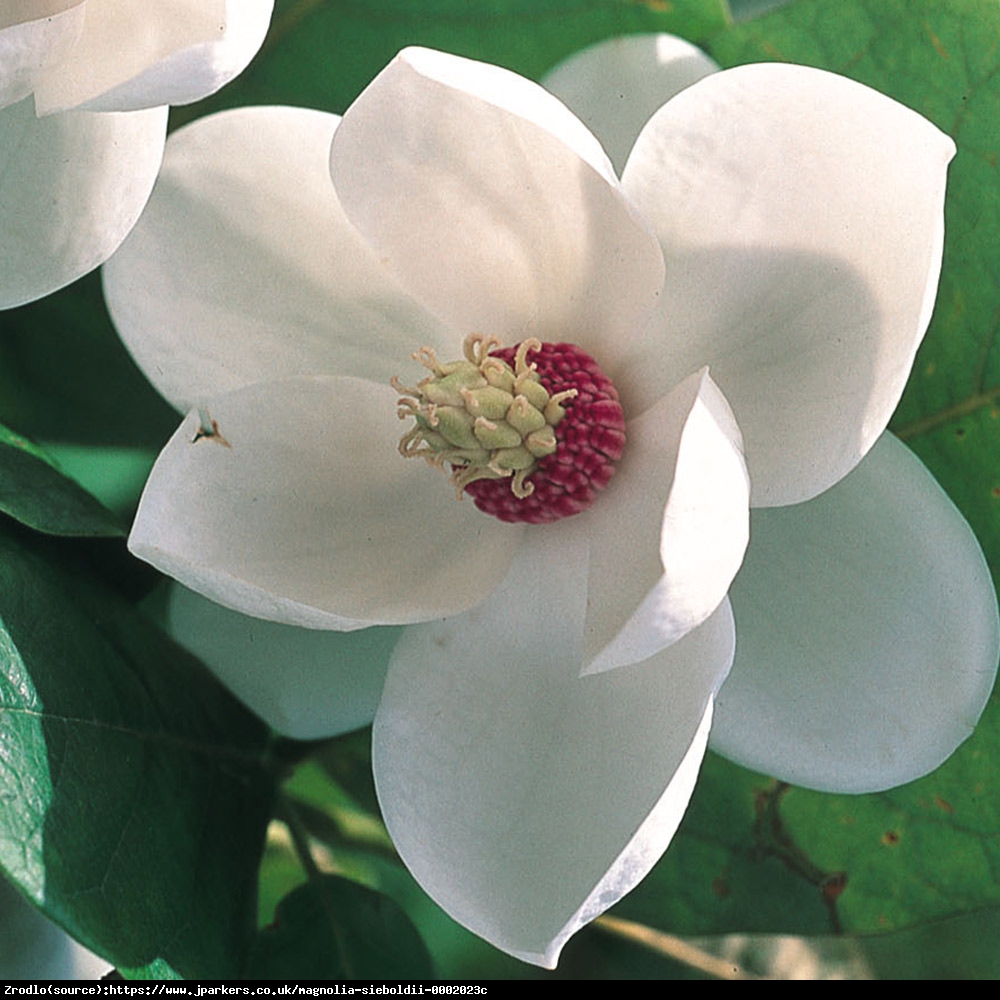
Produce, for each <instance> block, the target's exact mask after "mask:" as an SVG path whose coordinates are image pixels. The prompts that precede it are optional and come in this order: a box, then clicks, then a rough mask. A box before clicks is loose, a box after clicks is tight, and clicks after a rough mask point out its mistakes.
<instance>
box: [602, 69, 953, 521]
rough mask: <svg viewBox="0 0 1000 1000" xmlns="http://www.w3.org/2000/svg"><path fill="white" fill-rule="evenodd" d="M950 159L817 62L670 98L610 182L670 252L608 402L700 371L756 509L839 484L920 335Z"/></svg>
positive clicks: (899, 115)
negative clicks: (712, 389)
mask: <svg viewBox="0 0 1000 1000" xmlns="http://www.w3.org/2000/svg"><path fill="white" fill-rule="evenodd" d="M953 153H954V144H953V143H952V141H951V140H950V139H949V138H948V137H947V136H945V135H943V134H942V133H940V132H938V130H937V129H936V128H935V127H934V126H933V125H931V124H930V123H929V122H927V121H926V120H925V119H923V118H921V117H920V116H919V115H917V114H914V113H913V112H912V111H909V110H908V109H906V108H904V107H903V106H902V105H899V104H896V103H895V102H894V101H891V100H890V99H889V98H887V97H884V96H883V95H881V94H879V93H877V92H876V91H873V90H869V89H868V88H866V87H863V86H861V85H860V84H858V83H854V82H852V81H850V80H846V79H844V78H843V77H839V76H834V75H833V74H830V73H824V72H821V71H819V70H813V69H806V68H804V67H801V66H787V65H778V64H770V63H769V64H760V65H752V66H741V67H739V68H737V69H734V70H728V71H726V72H724V73H716V74H714V75H713V76H710V77H706V78H705V79H704V80H702V81H700V82H699V83H696V84H694V85H693V86H692V87H689V88H688V89H687V90H685V91H683V92H682V93H681V94H679V95H678V96H677V97H676V98H674V100H672V101H671V102H670V103H669V104H668V105H667V106H666V107H665V108H663V109H662V110H661V111H660V112H659V113H658V114H657V115H656V116H655V117H654V118H653V120H652V121H651V122H650V124H649V125H648V126H647V128H646V129H645V130H644V131H643V133H642V135H641V136H640V138H639V140H638V142H637V144H636V147H635V150H634V152H633V154H632V156H631V158H630V159H629V162H628V166H627V167H626V170H625V177H624V180H623V184H624V187H625V190H626V192H627V193H628V194H629V196H630V197H631V198H633V199H634V201H635V203H636V204H637V206H638V207H639V209H640V210H641V211H642V212H644V213H645V214H646V217H647V219H648V220H649V222H650V224H651V225H652V226H653V227H654V229H655V230H656V232H657V233H658V234H659V236H660V240H661V243H662V245H663V248H664V255H665V257H666V258H667V261H668V264H667V282H666V287H665V290H664V296H663V300H662V320H661V322H660V324H659V325H654V326H653V327H651V329H650V330H649V331H648V338H647V340H646V343H645V344H644V345H643V347H642V348H641V349H640V350H638V351H637V352H636V354H635V355H634V356H633V357H632V359H631V363H630V364H629V365H628V366H627V371H623V372H618V371H616V372H612V373H611V374H612V377H615V378H616V381H617V384H618V387H619V390H620V391H622V392H623V398H625V399H626V400H631V404H632V406H633V409H634V407H635V406H636V405H638V406H640V407H641V406H644V405H648V403H649V401H651V400H652V399H655V398H657V397H658V395H659V394H660V393H661V392H662V389H661V386H662V385H663V384H664V382H665V381H666V382H667V383H669V382H670V381H671V380H676V378H677V377H678V376H679V375H682V374H684V373H685V372H688V371H691V370H694V369H697V368H699V367H700V366H701V365H704V364H709V365H711V367H712V376H713V378H715V380H716V381H717V382H718V383H719V386H720V387H721V388H722V391H723V392H724V393H725V394H726V398H727V399H728V400H729V401H730V403H731V404H732V407H733V411H734V412H735V414H736V418H737V420H738V421H739V424H740V428H741V430H742V431H743V435H744V438H745V441H746V448H747V462H748V465H749V468H750V478H751V481H752V482H753V500H754V504H755V505H758V506H775V505H779V504H786V503H795V502H798V501H801V500H807V499H809V498H810V497H812V496H815V495H817V494H818V493H820V492H822V491H823V490H824V489H826V488H827V487H828V486H830V485H831V484H833V483H834V482H836V481H837V480H838V479H839V478H840V477H841V476H843V475H845V474H846V473H847V472H848V471H849V470H850V469H851V468H853V466H854V465H855V464H856V463H857V462H858V461H859V460H860V458H861V457H862V456H863V455H864V454H865V453H866V452H867V450H868V448H869V447H871V445H872V443H873V442H874V441H875V439H876V438H877V437H878V435H879V434H880V433H881V432H882V431H883V429H884V428H885V426H886V423H887V422H888V419H889V416H890V415H891V413H892V411H893V409H894V407H895V405H896V403H897V401H898V400H899V397H900V394H901V392H902V390H903V386H904V384H905V382H906V378H907V375H908V374H909V371H910V367H911V365H912V362H913V356H914V354H915V352H916V349H917V345H918V344H919V343H920V340H921V338H922V336H923V334H924V331H925V330H926V328H927V323H928V321H929V319H930V313H931V308H932V306H933V302H934V295H935V291H936V288H937V279H938V273H939V270H940V265H941V248H942V240H943V214H942V206H943V200H944V184H945V168H946V165H947V163H948V161H949V160H950V159H951V157H952V155H953ZM664 331H666V333H667V336H665V335H664Z"/></svg>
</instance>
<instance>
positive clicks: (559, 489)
mask: <svg viewBox="0 0 1000 1000" xmlns="http://www.w3.org/2000/svg"><path fill="white" fill-rule="evenodd" d="M463 351H464V354H465V359H464V360H462V361H451V362H447V363H445V364H441V363H440V362H438V360H437V357H436V356H435V353H434V351H433V350H432V349H431V348H429V347H424V348H421V349H420V351H418V352H417V353H416V354H414V355H413V357H414V360H416V361H419V362H420V363H421V364H422V365H423V366H424V367H425V368H426V369H427V370H428V371H430V373H431V374H430V376H429V377H428V378H425V379H424V380H423V381H421V382H418V383H417V385H416V386H415V387H413V388H410V387H408V386H404V385H402V384H401V383H400V381H399V379H397V378H394V379H393V380H392V385H393V387H394V388H395V389H396V391H397V392H399V393H400V396H401V398H400V400H399V410H398V412H399V416H400V418H401V419H409V418H411V417H412V418H413V419H414V421H415V423H414V426H413V427H412V428H411V429H410V430H409V431H408V432H407V433H406V434H404V435H403V437H402V439H401V440H400V442H399V450H400V453H401V454H402V455H404V456H405V457H406V458H414V457H417V456H420V457H422V458H424V459H426V460H427V461H428V462H429V463H430V464H431V465H434V466H436V467H437V468H439V469H441V470H442V471H447V470H446V469H445V463H447V464H448V465H449V466H450V467H451V481H452V483H453V484H454V486H455V488H456V490H457V491H458V495H459V497H461V496H462V494H463V493H468V494H469V495H470V496H471V497H472V498H473V500H474V501H475V504H476V506H477V507H478V508H479V509H480V510H482V511H485V512H486V513H487V514H492V515H493V516H494V517H498V518H499V519H500V520H501V521H526V522H528V523H530V524H546V523H549V522H551V521H558V520H560V519H561V518H564V517H569V516H570V515H572V514H579V513H580V512H581V511H583V510H586V509H587V508H588V507H589V506H590V505H591V504H592V503H593V502H594V500H596V499H597V494H598V493H599V492H600V491H601V490H602V489H604V487H605V486H607V484H608V482H609V481H610V479H611V477H612V476H613V475H614V471H615V470H614V463H615V462H616V461H617V460H618V459H619V458H621V455H622V450H623V449H624V447H625V417H624V414H623V413H622V408H621V404H620V403H619V402H618V393H617V391H616V390H615V387H614V384H613V383H612V382H611V379H610V378H608V376H607V375H605V373H604V372H603V371H601V369H600V367H599V366H598V364H597V362H596V361H594V359H593V358H591V357H590V356H589V355H588V354H585V353H584V352H583V351H581V350H580V348H578V347H576V346H575V345H574V344H543V343H542V342H541V341H539V340H535V339H534V338H531V339H529V340H525V341H523V342H522V343H520V344H517V345H516V346H514V347H506V348H504V347H501V346H500V341H499V340H498V339H497V338H496V337H485V336H483V335H482V334H472V335H470V336H469V337H466V339H465V344H464V345H463ZM529 355H531V360H530V362H529V360H528V357H529Z"/></svg>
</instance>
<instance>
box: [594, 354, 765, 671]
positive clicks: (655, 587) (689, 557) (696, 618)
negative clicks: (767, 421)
mask: <svg viewBox="0 0 1000 1000" xmlns="http://www.w3.org/2000/svg"><path fill="white" fill-rule="evenodd" d="M626 433H627V435H628V443H627V445H626V450H625V455H624V456H623V458H622V462H621V464H620V466H619V467H618V469H617V471H616V473H615V478H614V479H613V480H612V481H611V483H610V485H609V486H608V488H607V490H606V491H605V495H604V496H603V497H602V498H601V500H600V501H599V502H598V503H597V504H595V505H594V508H593V509H592V510H591V511H590V512H589V513H588V514H587V522H586V530H587V532H588V534H589V536H590V540H591V543H590V544H591V548H590V584H589V590H588V602H587V625H586V640H585V643H586V645H585V653H584V661H585V664H586V666H585V672H586V673H598V672H600V671H602V670H610V669H612V668H613V667H619V666H622V665H627V664H630V663H638V662H640V661H642V660H645V659H646V658H647V657H650V656H652V655H653V654H654V653H657V652H658V651H659V650H661V649H663V648H664V647H666V646H669V645H670V644H671V643H674V642H676V641H677V640H678V639H680V638H681V636H683V635H685V634H687V633H688V632H690V631H691V629H693V628H694V627H695V626H696V625H700V624H701V622H703V621H704V620H705V619H706V618H707V617H708V616H709V615H710V614H711V613H712V612H713V611H714V610H715V609H716V608H717V607H718V606H719V604H720V603H721V602H722V600H723V598H725V596H726V591H727V590H728V589H729V585H730V583H731V582H732V580H733V577H734V576H735V575H736V571H737V570H738V569H739V568H740V563H741V562H742V560H743V553H744V551H745V550H746V547H747V538H748V533H749V527H750V509H749V501H750V483H749V481H748V480H747V473H746V466H745V464H744V461H743V451H742V441H741V439H740V432H739V428H738V427H737V426H736V423H735V421H734V420H733V415H732V412H731V411H730V409H729V406H728V404H727V403H726V400H725V399H724V398H723V396H722V393H721V392H719V389H718V387H717V386H716V385H715V383H714V382H713V381H712V380H711V378H709V375H708V371H707V370H703V371H701V372H696V373H695V374H694V375H691V376H689V377H688V378H687V379H685V380H684V382H682V383H681V384H680V385H679V386H677V387H676V388H675V389H674V390H672V391H671V392H670V393H669V394H668V395H667V396H665V397H664V398H663V399H662V400H660V402H659V403H657V404H656V405H655V406H653V407H651V408H650V409H648V410H647V411H646V412H645V413H644V414H642V416H641V417H639V418H638V419H636V420H632V421H629V423H628V425H627V428H626Z"/></svg>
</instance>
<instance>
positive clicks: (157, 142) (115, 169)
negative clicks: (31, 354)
mask: <svg viewBox="0 0 1000 1000" xmlns="http://www.w3.org/2000/svg"><path fill="white" fill-rule="evenodd" d="M166 127H167V109H166V108H154V109H153V110H151V111H133V112H129V113H128V114H121V115H98V114H92V113H90V112H83V111H80V112H71V113H67V114H64V115H53V116H50V117H48V118H42V119H38V118H36V117H35V112H34V110H33V108H32V106H31V101H30V100H24V101H21V102H20V103H18V104H15V105H12V106H11V107H9V108H5V109H3V110H2V111H0V308H4V309H5V308H9V307H10V306H16V305H21V304H22V303H24V302H31V301H32V300H33V299H37V298H41V297H42V296H43V295H48V294H49V292H54V291H55V290H56V289H57V288H61V287H62V286H63V285H66V284H69V282H71V281H74V280H76V279H77V278H79V277H80V276H81V275H83V274H86V273H87V272H88V271H90V270H92V269H93V268H95V267H97V265H98V264H100V263H102V262H103V261H104V260H106V259H107V258H108V256H110V255H111V254H112V253H113V252H114V250H115V249H116V248H117V247H118V245H119V244H120V243H121V241H122V240H123V239H124V238H125V236H126V235H127V233H128V231H129V230H130V229H131V228H132V226H133V225H134V224H135V220H136V219H137V218H138V217H139V213H140V212H141V211H142V207H143V205H145V203H146V199H147V198H148V197H149V192H150V190H151V189H152V187H153V181H154V180H155V179H156V172H157V170H158V169H159V166H160V159H161V156H162V154H163V142H164V136H165V134H166Z"/></svg>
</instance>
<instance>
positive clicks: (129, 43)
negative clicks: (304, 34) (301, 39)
mask: <svg viewBox="0 0 1000 1000" xmlns="http://www.w3.org/2000/svg"><path fill="white" fill-rule="evenodd" d="M273 6H274V0H88V2H87V18H86V22H85V24H84V32H83V35H82V37H81V38H80V40H79V42H78V43H77V45H76V46H75V47H74V49H73V51H72V53H70V54H69V56H68V57H67V58H66V59H64V60H63V61H62V62H61V63H60V65H59V66H58V67H57V68H56V69H55V70H53V71H52V72H50V73H47V74H46V75H45V77H44V79H43V80H42V81H41V83H40V84H39V86H38V88H37V90H36V91H35V101H36V105H37V108H38V113H39V114H50V113H51V112H53V111H64V110H66V109H68V108H85V109H86V110H89V111H130V110H134V109H138V108H151V107H155V106H157V105H160V104H186V103H188V102H190V101H196V100H199V99H200V98H202V97H208V95H209V94H213V93H215V91H217V90H218V89H219V88H220V87H222V86H223V85H224V84H226V83H227V82H228V81H229V80H231V79H232V78H233V77H234V76H237V75H238V74H239V73H241V72H242V71H243V69H244V68H245V67H246V65H247V63H249V62H250V60H251V59H252V58H253V57H254V55H255V54H256V52H257V50H258V49H259V48H260V46H261V43H262V42H263V41H264V35H265V34H266V33H267V29H268V25H269V24H270V21H271V10H272V8H273Z"/></svg>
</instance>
